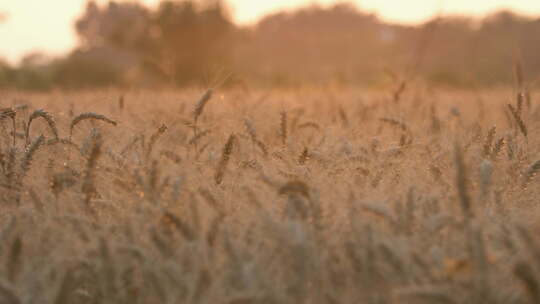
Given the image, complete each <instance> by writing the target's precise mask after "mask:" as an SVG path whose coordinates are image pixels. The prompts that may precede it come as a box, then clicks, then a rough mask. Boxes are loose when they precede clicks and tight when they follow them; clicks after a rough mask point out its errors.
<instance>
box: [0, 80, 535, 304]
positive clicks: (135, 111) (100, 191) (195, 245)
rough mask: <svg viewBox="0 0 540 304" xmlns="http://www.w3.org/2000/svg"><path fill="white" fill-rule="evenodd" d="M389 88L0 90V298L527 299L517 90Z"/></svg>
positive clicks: (530, 137)
mask: <svg viewBox="0 0 540 304" xmlns="http://www.w3.org/2000/svg"><path fill="white" fill-rule="evenodd" d="M399 93H401V92H399ZM399 93H398V94H392V93H391V92H390V93H389V91H388V90H363V89H359V88H358V89H355V88H336V87H329V88H324V89H298V90H277V89H274V90H252V91H246V90H239V89H217V90H208V91H204V90H194V89H193V90H183V91H140V92H135V91H133V92H128V93H122V92H119V91H117V90H103V91H92V92H90V91H88V92H71V93H69V92H67V93H61V92H55V93H49V94H29V93H24V94H23V93H17V92H11V93H5V94H3V95H2V97H1V99H0V100H1V101H0V102H1V103H0V104H1V107H3V108H2V109H1V110H0V123H1V129H0V203H1V204H2V207H1V210H2V212H1V215H0V217H1V220H0V239H1V240H2V241H1V243H0V303H44V304H46V303H57V304H60V303H130V304H131V303H224V304H247V303H539V302H540V285H539V284H540V275H539V274H540V242H539V241H537V240H536V233H538V232H539V229H540V221H539V219H540V213H539V210H538V209H539V208H538V203H539V202H538V196H537V195H538V182H539V181H537V180H536V179H535V174H536V172H537V171H539V170H540V140H539V138H540V137H539V136H538V131H539V130H540V104H539V103H538V102H537V100H536V99H535V94H534V91H533V92H523V93H518V92H516V90H514V89H511V88H499V89H492V90H480V91H475V92H473V91H462V92H461V91H456V90H453V91H445V90H434V89H429V88H424V87H421V86H419V87H417V88H410V89H408V90H407V91H406V92H404V93H403V94H399Z"/></svg>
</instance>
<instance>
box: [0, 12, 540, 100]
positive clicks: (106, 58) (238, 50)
mask: <svg viewBox="0 0 540 304" xmlns="http://www.w3.org/2000/svg"><path fill="white" fill-rule="evenodd" d="M0 26H1V25H0ZM36 30H37V29H36ZM75 30H76V33H77V35H78V38H79V39H78V41H79V43H78V46H77V47H76V48H75V49H74V50H72V51H71V52H70V53H69V54H67V55H65V56H63V57H57V58H49V57H47V56H45V55H43V54H39V53H33V54H29V55H27V56H26V57H25V58H24V59H23V60H22V61H21V62H20V63H19V64H18V65H10V64H8V63H6V62H5V61H2V62H0V87H2V88H18V89H37V90H46V89H51V88H92V87H109V86H121V87H129V86H148V87H151V86H178V87H181V86H189V85H194V84H197V85H201V84H202V85H207V86H209V85H211V84H212V83H213V82H215V79H216V78H220V77H221V78H224V79H225V78H226V80H227V83H228V84H242V85H244V84H249V85H271V86H298V85H303V84H313V85H319V84H327V83H339V84H348V85H350V84H353V85H377V84H379V83H382V82H384V81H387V80H388V79H393V80H394V81H404V80H407V79H411V78H420V79H423V80H425V81H428V82H430V83H434V84H441V85H451V86H462V87H463V86H464V87H475V86H486V85H499V84H508V83H511V82H512V81H513V75H512V67H513V66H515V65H516V64H517V63H520V66H521V67H522V69H523V71H524V73H525V75H526V77H527V79H528V80H530V81H533V80H535V78H536V77H537V75H539V73H540V56H538V54H540V35H539V34H540V18H533V17H526V16H521V15H517V14H515V13H512V12H510V11H500V12H497V13H494V14H491V15H489V16H487V17H484V18H481V19H480V18H470V17H462V16H444V17H437V18H434V19H432V20H430V21H428V22H426V23H424V24H421V25H418V26H405V25H399V24H392V23H388V22H384V21H382V20H380V19H379V18H377V16H376V15H373V14H370V13H366V12H363V11H362V10H360V9H359V8H357V7H356V6H354V5H353V4H349V3H340V4H336V5H334V6H330V7H320V6H316V5H312V6H308V7H304V8H301V9H298V10H296V11H294V12H278V13H274V14H271V15H267V16H265V17H264V18H262V19H261V20H260V21H259V22H258V23H257V24H255V25H252V26H239V25H237V24H235V23H234V22H233V21H232V19H231V17H230V14H229V12H228V9H227V6H226V4H224V3H223V2H221V1H205V2H201V1H162V2H161V3H160V5H159V6H157V7H156V8H149V7H146V6H144V5H143V4H140V3H137V2H114V1H111V2H109V3H108V4H106V5H101V6H100V5H98V4H96V3H95V2H93V1H90V2H89V3H88V4H87V6H86V9H85V11H84V13H83V14H82V15H81V16H80V17H79V18H78V19H77V21H76V22H75ZM223 75H227V77H224V76H223Z"/></svg>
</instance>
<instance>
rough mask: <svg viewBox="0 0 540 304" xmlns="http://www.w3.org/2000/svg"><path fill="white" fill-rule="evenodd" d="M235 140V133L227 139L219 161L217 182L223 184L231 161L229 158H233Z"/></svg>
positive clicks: (215, 177)
mask: <svg viewBox="0 0 540 304" xmlns="http://www.w3.org/2000/svg"><path fill="white" fill-rule="evenodd" d="M235 141H236V136H235V135H234V134H231V135H230V136H229V139H228V140H227V143H226V144H225V146H224V147H223V152H222V153H221V161H220V162H219V165H218V167H217V171H216V175H215V176H214V179H215V182H216V184H218V185H219V184H221V182H223V176H224V175H225V171H226V169H227V164H228V163H229V159H230V158H231V154H232V150H233V148H234V143H235Z"/></svg>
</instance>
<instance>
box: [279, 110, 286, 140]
mask: <svg viewBox="0 0 540 304" xmlns="http://www.w3.org/2000/svg"><path fill="white" fill-rule="evenodd" d="M280 118H281V120H280V127H281V132H280V135H281V141H282V143H283V145H286V144H287V112H285V111H281V112H280Z"/></svg>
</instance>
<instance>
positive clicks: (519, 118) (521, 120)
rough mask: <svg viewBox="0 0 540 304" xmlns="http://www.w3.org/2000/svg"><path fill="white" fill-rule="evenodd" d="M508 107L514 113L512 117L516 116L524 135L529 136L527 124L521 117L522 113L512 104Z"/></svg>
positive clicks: (515, 118)
mask: <svg viewBox="0 0 540 304" xmlns="http://www.w3.org/2000/svg"><path fill="white" fill-rule="evenodd" d="M508 108H509V109H510V113H512V117H514V120H515V121H516V123H517V124H518V126H519V130H520V131H521V133H522V134H523V136H525V137H527V126H526V125H525V122H524V121H523V119H521V114H520V113H519V112H518V111H517V110H516V109H515V108H514V106H512V105H511V104H508Z"/></svg>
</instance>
